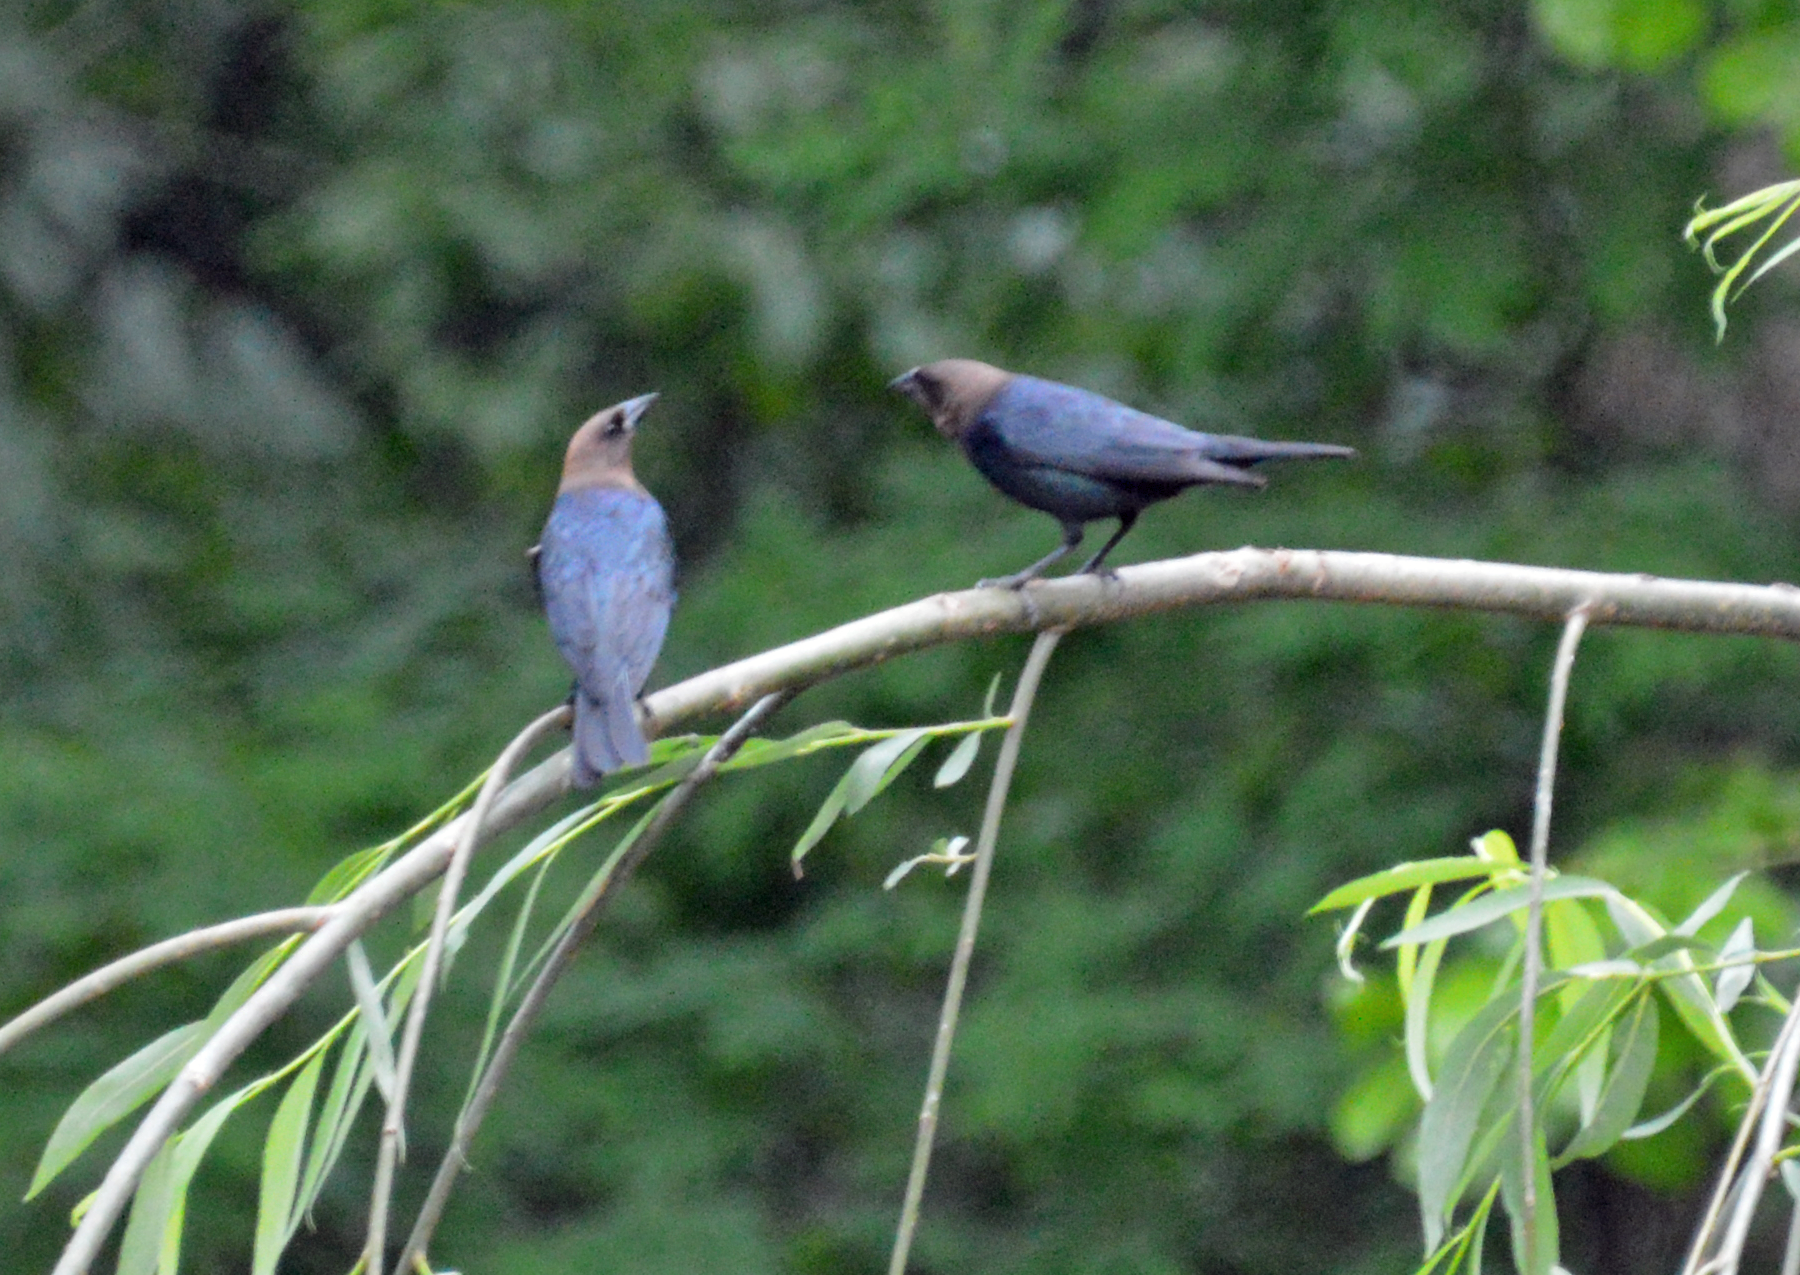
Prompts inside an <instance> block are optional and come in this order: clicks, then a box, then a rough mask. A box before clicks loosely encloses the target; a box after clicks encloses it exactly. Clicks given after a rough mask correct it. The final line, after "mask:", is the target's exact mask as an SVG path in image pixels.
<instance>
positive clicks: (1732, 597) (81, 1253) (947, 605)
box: [54, 548, 1800, 1275]
mask: <svg viewBox="0 0 1800 1275" xmlns="http://www.w3.org/2000/svg"><path fill="white" fill-rule="evenodd" d="M1276 598H1292V599H1306V598H1313V599H1324V600H1329V601H1338V602H1368V603H1379V604H1387V605H1392V606H1430V607H1444V608H1450V609H1457V610H1470V611H1497V612H1507V613H1511V614H1514V615H1529V616H1535V617H1538V618H1540V619H1544V620H1554V621H1559V622H1560V621H1561V620H1562V619H1563V618H1564V617H1565V616H1566V615H1567V614H1568V612H1569V611H1571V610H1572V609H1573V608H1574V607H1576V606H1577V605H1579V604H1580V603H1582V602H1584V601H1585V602H1587V603H1589V604H1590V606H1591V611H1590V614H1589V622H1590V623H1591V624H1594V625H1601V624H1611V625H1630V626H1637V627H1645V628H1660V629H1675V630H1683V631H1687V632H1693V633H1743V634H1755V635H1761V636H1764V637H1782V638H1790V639H1792V638H1800V589H1796V588H1794V587H1793V586H1792V585H1787V584H1773V585H1747V584H1718V583H1712V582H1709V581H1701V580H1665V579H1659V578H1657V577H1655V576H1646V575H1611V574H1606V573H1603V572H1597V571H1568V570H1562V569H1558V568H1554V567H1526V566H1515V565H1512V564H1509V563H1498V562H1474V561H1470V560H1467V559H1462V560H1450V559H1442V558H1409V557H1401V556H1398V555H1394V554H1382V553H1344V552H1337V551H1326V550H1314V549H1254V548H1243V549H1233V550H1229V551H1225V552H1220V553H1201V554H1195V555H1193V556H1192V557H1188V558H1171V559H1169V560H1167V561H1163V562H1149V563H1144V564H1142V565H1139V566H1134V567H1121V568H1120V569H1119V571H1118V573H1117V574H1116V575H1113V576H1068V577H1064V578H1062V579H1059V580H1043V581H1036V582H1034V583H1032V584H1031V585H1029V586H1027V588H1026V589H1024V590H1019V591H1014V590H1009V589H965V590H963V591H961V592H958V593H940V594H938V595H936V596H935V597H930V598H925V599H922V600H920V601H918V602H912V603H908V604H907V605H905V606H899V607H895V608H893V609H891V610H888V611H882V612H879V613H878V614H876V615H871V616H866V617H864V618H863V619H860V620H853V621H851V622H850V623H848V624H843V625H839V626H838V627H837V628H835V629H829V630H827V631H826V632H824V633H820V634H816V635H814V636H813V637H809V638H803V639H801V640H800V641H798V642H791V643H789V644H788V645H786V646H782V647H777V648H776V649H774V650H772V651H765V652H762V653H761V654H759V655H753V656H750V657H748V658H747V659H742V660H738V661H736V662H735V663H732V664H727V665H724V666H723V667H721V668H717V669H713V670H711V671H710V672H706V673H702V674H700V675H698V676H696V677H691V678H689V679H688V680H687V681H685V682H680V683H678V684H676V685H674V686H671V687H668V688H666V689H664V690H662V691H659V692H657V693H656V694H655V695H652V696H650V697H649V699H648V700H647V701H646V702H645V706H644V707H645V716H646V719H647V721H646V725H647V726H648V727H649V728H650V729H651V732H652V733H655V734H665V733H667V732H668V730H669V729H670V728H671V727H674V726H678V725H682V724H685V723H687V722H690V721H693V720H694V719H695V718H698V717H702V716H704V715H706V714H708V713H717V712H725V711H732V710H739V709H742V708H744V707H745V706H747V705H749V704H750V703H751V702H753V701H755V700H758V699H761V698H762V697H763V696H764V695H768V694H771V693H773V692H775V691H778V690H784V689H798V688H802V687H806V686H810V685H813V684H814V683H817V682H821V681H825V680H826V679H828V678H831V677H835V676H838V675H840V674H843V673H848V672H851V671H853V670H855V669H859V668H865V667H868V666H869V665H872V664H879V663H881V662H882V661H883V660H886V659H889V658H891V657H893V656H895V655H902V654H905V653H906V652H909V651H916V650H920V649H922V648H924V647H929V646H936V645H939V644H941V643H945V642H955V641H960V640H962V639H965V638H972V637H985V636H991V635H995V634H1000V633H1022V632H1028V631H1031V630H1035V629H1057V628H1078V627H1084V626H1087V625H1093V624H1105V623H1110V622H1112V621H1116V620H1123V619H1129V618H1132V617H1134V616H1139V615H1148V614H1151V613H1152V612H1157V611H1168V610H1173V609H1175V608H1178V607H1191V606H1203V605H1206V604H1208V603H1216V602H1249V601H1255V600H1259V599H1276ZM568 788H569V753H568V750H567V749H564V750H562V751H561V752H559V753H557V754H556V755H555V756H553V757H551V758H549V759H547V760H546V761H543V762H541V763H539V764H538V765H537V766H535V767H533V768H532V769H531V770H530V771H528V772H526V773H525V774H524V775H522V776H520V777H519V778H518V779H517V780H515V781H514V782H513V783H512V784H510V785H508V787H507V788H506V790H505V791H504V792H503V793H501V795H500V797H499V799H498V800H497V801H496V802H495V803H494V810H493V812H492V813H491V814H490V815H489V816H488V818H487V820H486V821H485V823H484V825H483V827H482V829H481V836H480V837H479V838H478V840H477V845H479V844H481V843H483V842H485V841H488V840H491V839H493V838H494V837H497V836H499V835H501V834H502V833H504V832H505V831H507V830H508V829H510V828H512V827H514V826H515V825H517V824H519V823H520V822H522V821H524V820H525V819H528V818H530V817H531V816H533V815H535V814H536V813H538V812H539V811H541V810H543V809H544V808H545V807H547V806H549V805H550V804H551V803H552V802H554V801H556V800H558V799H560V798H561V797H562V796H563V795H564V794H565V793H566V792H567V791H568ZM467 819H468V815H467V814H464V815H462V816H460V817H458V818H457V819H455V820H452V821H451V822H450V823H448V824H445V825H444V826H442V827H440V828H438V829H437V830H436V831H435V832H433V833H432V834H431V835H429V836H428V837H426V838H425V840H423V841H421V842H420V843H419V844H418V845H417V846H415V847H413V849H412V850H410V851H408V852H407V853H406V854H405V855H403V856H401V857H400V858H399V859H397V860H395V861H394V862H393V863H391V864H389V865H388V866H387V867H386V868H384V869H383V870H382V871H381V872H379V873H377V874H376V875H375V876H374V877H371V878H370V879H369V880H368V881H366V882H364V883H363V884H362V885H361V886H360V887H358V889H357V890H355V891H354V892H353V893H351V894H350V895H349V896H347V897H346V898H345V899H344V900H342V901H341V902H340V903H338V904H337V905H336V908H335V914H334V916H333V917H332V919H331V920H330V921H328V922H327V923H326V924H325V925H324V926H323V927H321V928H320V929H319V930H318V932H317V933H315V934H313V936H312V937H311V938H309V939H307V940H306V941H305V942H304V943H302V944H301V945H300V947H299V948H297V949H296V950H295V952H294V954H293V956H291V957H289V958H288V960H287V961H286V962H285V963H284V964H283V965H282V966H281V968H280V969H278V970H276V972H275V973H274V974H273V975H271V976H270V977H269V979H268V981H266V982H265V983H264V984H263V985H262V986H261V987H260V988H258V989H257V990H256V992H255V993H253V994H252V995H251V997H250V998H249V999H248V1000H247V1001H245V1002H244V1005H243V1006H242V1007H241V1008H240V1009H239V1010H238V1012H237V1013H236V1014H234V1015H233V1016H232V1017H231V1018H230V1019H229V1020H227V1021H226V1022H225V1023H224V1024H222V1025H221V1026H220V1028H219V1030H218V1031H217V1032H215V1033H214V1034H213V1036H212V1037H211V1038H210V1039H209V1040H208V1041H207V1042H206V1044H205V1045H203V1046H202V1047H201V1048H200V1050H199V1052H198V1053H196V1054H195V1055H194V1056H193V1058H191V1059H190V1060H189V1061H188V1063H187V1065H186V1066H185V1067H183V1068H182V1070H181V1073H180V1074H179V1075H178V1076H177V1077H176V1078H175V1080H174V1081H172V1082H171V1083H170V1085H169V1087H168V1088H167V1089H166V1090H164V1091H163V1093H162V1095H161V1097H160V1098H158V1100H157V1102H156V1103H155V1105H154V1106H152V1107H151V1109H150V1111H149V1113H148V1114H147V1115H146V1116H145V1117H144V1119H143V1121H142V1122H141V1123H140V1124H139V1125H138V1128H137V1130H136V1131H135V1132H134V1133H133V1134H132V1137H131V1139H130V1140H129V1141H128V1142H127V1143H126V1145H125V1147H124V1149H123V1150H122V1151H121V1152H120V1153H119V1155H118V1158H117V1159H115V1160H114V1161H113V1164H112V1167H111V1168H110V1169H108V1171H107V1174H106V1177H105V1179H104V1180H103V1181H102V1182H101V1184H100V1188H99V1190H97V1191H96V1192H95V1193H94V1195H93V1197H92V1199H91V1202H90V1204H89V1207H88V1210H87V1212H86V1213H85V1214H84V1215H83V1216H82V1219H81V1221H80V1223H79V1224H78V1225H77V1227H76V1229H75V1234H74V1235H73V1236H71V1237H70V1239H69V1243H68V1246H67V1247H66V1248H65V1249H64V1250H63V1254H62V1257H61V1259H60V1260H59V1261H58V1262H57V1264H56V1268H55V1271H54V1275H86V1272H87V1271H88V1270H89V1268H90V1267H91V1266H92V1265H93V1262H94V1259H95V1257H96V1256H98V1254H99V1252H100V1250H101V1247H102V1246H103V1245H104V1243H105V1240H106V1236H107V1234H108V1233H109V1232H110V1231H111V1230H112V1227H113V1225H114V1223H116V1222H117V1221H118V1219H119V1217H120V1215H121V1214H122V1213H123V1211H124V1208H125V1205H126V1203H127V1202H128V1201H129V1200H130V1199H131V1195H132V1192H133V1191H134V1190H136V1188H137V1184H138V1181H139V1179H140V1178H141V1177H142V1175H143V1172H144V1169H145V1167H146V1166H147V1165H148V1164H149V1163H150V1160H151V1159H152V1158H153V1157H154V1156H155V1154H156V1152H157V1151H158V1150H159V1149H160V1148H161V1147H162V1145H163V1143H164V1142H166V1141H167V1140H168V1139H169V1138H170V1137H171V1136H172V1135H173V1134H174V1133H175V1132H176V1130H177V1129H179V1128H180V1125H181V1122H182V1121H183V1120H185V1119H186V1118H187V1116H188V1114H189V1112H191V1111H192V1110H193V1108H194V1106H195V1104H196V1103H198V1101H199V1100H200V1097H201V1095H203V1094H204V1093H205V1092H206V1091H207V1090H208V1089H210V1088H211V1087H212V1086H213V1085H214V1084H216V1083H217V1082H218V1080H219V1078H220V1077H221V1076H222V1075H223V1074H224V1071H225V1068H226V1067H228V1066H229V1065H230V1064H231V1062H232V1061H233V1060H234V1059H236V1058H237V1056H238V1055H239V1054H240V1053H242V1052H243V1050H244V1049H245V1048H246V1047H247V1046H248V1045H249V1044H250V1042H251V1041H253V1040H255V1039H256V1037H257V1036H258V1035H260V1034H261V1033H262V1031H263V1029H264V1028H265V1027H267V1026H268V1025H269V1024H270V1023H272V1022H274V1021H275V1020H276V1019H277V1018H279V1017H280V1016H281V1015H282V1014H283V1013H285V1012H286V1010H287V1008H288V1006H290V1005H291V1004H293V1002H294V1001H295V1000H296V999H297V998H298V997H299V996H300V994H301V993H302V992H303V991H304V990H305V989H306V988H307V987H308V986H310V985H311V983H312V982H313V980H314V979H316V978H318V977H319V975H320V974H321V973H323V972H324V970H325V969H327V968H328V967H329V966H330V964H331V962H332V961H333V960H335V959H336V958H337V956H338V955H339V953H341V952H342V951H343V950H344V948H345V947H347V946H348V945H349V944H350V942H351V941H352V940H353V939H355V938H356V937H357V936H358V935H360V934H361V933H362V932H363V931H364V930H366V929H367V928H368V927H369V926H371V925H373V924H374V923H375V921H376V920H378V919H379V918H380V917H381V916H382V915H384V914H385V913H386V912H387V911H388V910H389V909H391V908H392V907H394V906H395V905H396V904H398V903H399V902H400V901H402V900H403V899H405V898H406V897H408V896H409V895H411V894H414V893H416V892H417V891H419V890H421V889H423V888H425V886H426V885H428V884H429V883H430V882H431V881H433V880H434V879H436V877H437V876H438V875H439V874H441V873H442V872H443V871H444V868H445V865H446V864H447V863H448V862H449V860H450V855H451V851H452V849H453V848H454V847H455V845H456V844H457V841H458V839H459V838H460V837H461V836H462V835H463V829H464V821H465V820H467Z"/></svg>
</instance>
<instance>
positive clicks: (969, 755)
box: [931, 730, 981, 788]
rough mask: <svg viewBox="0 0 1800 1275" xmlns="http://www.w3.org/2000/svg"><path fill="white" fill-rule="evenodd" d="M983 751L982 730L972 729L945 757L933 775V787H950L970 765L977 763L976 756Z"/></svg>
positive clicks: (964, 773) (966, 771) (967, 771)
mask: <svg viewBox="0 0 1800 1275" xmlns="http://www.w3.org/2000/svg"><path fill="white" fill-rule="evenodd" d="M980 751H981V732H980V731H974V730H972V731H970V732H969V733H968V734H967V735H964V736H963V737H962V740H961V741H960V742H959V743H958V744H957V745H956V747H955V748H953V749H951V750H950V755H949V756H948V757H946V758H944V764H943V765H942V766H939V767H938V770H937V774H935V775H933V776H932V777H931V786H932V787H933V788H948V787H950V785H952V784H954V783H956V782H957V781H958V780H960V779H961V778H962V777H963V776H964V775H966V774H968V773H969V767H971V766H973V765H974V764H975V756H976V754H977V753H979V752H980Z"/></svg>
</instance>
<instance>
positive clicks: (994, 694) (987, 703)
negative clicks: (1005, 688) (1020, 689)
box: [981, 673, 1000, 717]
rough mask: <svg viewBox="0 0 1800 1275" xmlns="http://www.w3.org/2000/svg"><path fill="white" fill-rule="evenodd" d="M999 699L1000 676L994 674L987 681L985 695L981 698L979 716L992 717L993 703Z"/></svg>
mask: <svg viewBox="0 0 1800 1275" xmlns="http://www.w3.org/2000/svg"><path fill="white" fill-rule="evenodd" d="M999 698H1000V674H998V673H996V674H994V676H993V677H992V678H991V679H990V680H989V681H988V688H987V694H986V695H984V696H982V697H981V715H982V716H983V717H992V716H993V715H994V701H995V700H997V699H999Z"/></svg>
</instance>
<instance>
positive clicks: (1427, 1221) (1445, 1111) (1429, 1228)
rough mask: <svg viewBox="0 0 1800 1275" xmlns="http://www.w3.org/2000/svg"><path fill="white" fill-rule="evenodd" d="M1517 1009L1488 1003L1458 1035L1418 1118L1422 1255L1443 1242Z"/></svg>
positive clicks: (1507, 1056)
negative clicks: (1422, 1233) (1423, 1237)
mask: <svg viewBox="0 0 1800 1275" xmlns="http://www.w3.org/2000/svg"><path fill="white" fill-rule="evenodd" d="M1517 1008H1518V1007H1517V1005H1516V1003H1509V1001H1507V1000H1505V999H1499V998H1496V999H1495V1000H1491V1001H1489V1002H1488V1003H1487V1004H1486V1005H1484V1006H1483V1007H1482V1009H1481V1011H1480V1012H1479V1013H1477V1014H1476V1015H1475V1017H1474V1018H1473V1019H1471V1020H1470V1022H1469V1023H1468V1025H1467V1026H1465V1027H1464V1028H1463V1029H1462V1031H1460V1032H1458V1033H1457V1036H1456V1039H1455V1040H1454V1041H1452V1042H1451V1044H1450V1050H1449V1052H1448V1054H1447V1055H1446V1056H1445V1058H1444V1065H1443V1067H1442V1068H1440V1070H1439V1072H1438V1077H1437V1083H1436V1086H1435V1087H1434V1089H1433V1092H1432V1095H1431V1100H1430V1101H1429V1102H1427V1103H1426V1104H1425V1112H1424V1114H1423V1115H1422V1116H1420V1118H1419V1143H1418V1161H1419V1213H1420V1216H1421V1219H1422V1221H1423V1223H1424V1227H1425V1247H1426V1249H1427V1250H1431V1249H1435V1248H1437V1246H1438V1244H1439V1243H1440V1242H1441V1241H1442V1240H1443V1238H1444V1230H1445V1228H1446V1227H1447V1226H1448V1225H1449V1223H1450V1215H1451V1211H1452V1210H1453V1209H1454V1208H1455V1207H1456V1192H1457V1191H1458V1189H1459V1188H1460V1186H1461V1183H1462V1181H1463V1171H1464V1168H1465V1167H1466V1165H1467V1163H1468V1159H1469V1148H1470V1145H1471V1144H1472V1143H1473V1141H1474V1138H1475V1132H1476V1129H1477V1127H1478V1126H1479V1124H1480V1120H1481V1113H1482V1109H1483V1108H1484V1107H1486V1106H1487V1103H1488V1099H1489V1097H1490V1096H1491V1095H1492V1094H1493V1092H1494V1087H1495V1086H1496V1085H1497V1084H1499V1082H1500V1078H1501V1076H1502V1075H1504V1074H1505V1072H1506V1070H1507V1063H1508V1062H1509V1061H1510V1060H1511V1059H1512V1057H1513V1055H1514V1052H1515V1048H1514V1042H1515V1040H1516V1039H1517V1027H1516V1025H1515V1024H1514V1023H1513V1021H1512V1014H1513V1013H1514V1012H1515V1011H1516V1010H1517Z"/></svg>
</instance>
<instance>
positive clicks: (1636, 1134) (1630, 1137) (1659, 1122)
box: [1619, 1071, 1723, 1142]
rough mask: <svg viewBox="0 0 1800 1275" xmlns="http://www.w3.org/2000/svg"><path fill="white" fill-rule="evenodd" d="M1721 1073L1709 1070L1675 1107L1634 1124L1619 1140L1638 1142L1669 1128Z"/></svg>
mask: <svg viewBox="0 0 1800 1275" xmlns="http://www.w3.org/2000/svg"><path fill="white" fill-rule="evenodd" d="M1721 1074H1723V1073H1721V1072H1719V1071H1711V1072H1708V1073H1707V1075H1706V1079H1704V1080H1702V1081H1701V1082H1700V1083H1699V1084H1698V1085H1696V1086H1695V1087H1694V1092H1692V1093H1690V1094H1689V1095H1688V1096H1687V1097H1685V1098H1683V1099H1682V1100H1681V1101H1680V1102H1678V1103H1676V1104H1675V1105H1674V1106H1673V1107H1670V1108H1669V1109H1668V1110H1667V1111H1665V1112H1663V1113H1662V1114H1661V1115H1660V1116H1652V1117H1651V1118H1650V1119H1648V1120H1645V1121H1643V1122H1641V1123H1639V1124H1634V1125H1632V1126H1631V1128H1629V1129H1627V1130H1626V1131H1625V1132H1624V1133H1621V1134H1620V1135H1619V1141H1621V1142H1638V1141H1640V1140H1642V1139H1644V1138H1654V1137H1655V1136H1656V1135H1657V1134H1659V1133H1661V1132H1662V1131H1663V1130H1664V1129H1667V1128H1668V1127H1669V1126H1670V1125H1672V1124H1674V1123H1675V1122H1676V1121H1677V1120H1679V1119H1681V1118H1682V1117H1683V1116H1685V1115H1686V1114H1687V1113H1688V1111H1689V1110H1690V1109H1691V1108H1692V1107H1693V1105H1694V1104H1695V1103H1696V1102H1699V1101H1700V1099H1701V1098H1702V1097H1703V1096H1705V1094H1706V1091H1707V1090H1708V1089H1711V1088H1712V1084H1713V1081H1715V1080H1717V1079H1718V1078H1719V1076H1720V1075H1721Z"/></svg>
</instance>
